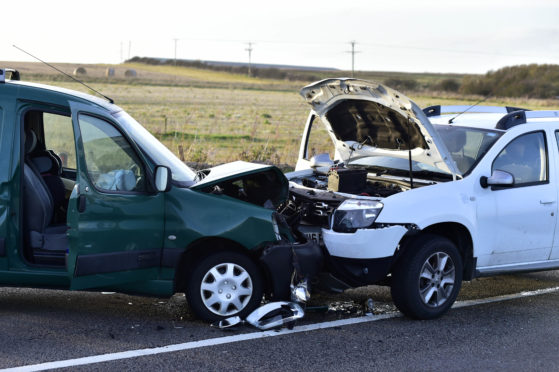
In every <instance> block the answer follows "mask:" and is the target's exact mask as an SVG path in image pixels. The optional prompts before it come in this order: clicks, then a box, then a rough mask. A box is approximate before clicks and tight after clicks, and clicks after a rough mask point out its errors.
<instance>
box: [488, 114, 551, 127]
mask: <svg viewBox="0 0 559 372" xmlns="http://www.w3.org/2000/svg"><path fill="white" fill-rule="evenodd" d="M545 118H557V119H558V120H559V111H558V110H541V111H514V112H511V113H510V114H507V115H505V116H503V117H502V118H501V119H500V120H499V121H498V122H497V125H495V128H496V129H504V130H507V129H510V128H512V127H514V126H516V125H519V124H526V122H527V121H528V119H545Z"/></svg>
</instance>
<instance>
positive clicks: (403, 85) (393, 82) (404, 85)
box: [384, 78, 419, 92]
mask: <svg viewBox="0 0 559 372" xmlns="http://www.w3.org/2000/svg"><path fill="white" fill-rule="evenodd" d="M384 84H385V85H387V86H389V87H390V88H393V89H396V90H400V91H402V92H403V91H407V90H416V89H417V88H418V87H419V83H418V82H417V81H416V80H413V79H400V78H389V79H386V80H384Z"/></svg>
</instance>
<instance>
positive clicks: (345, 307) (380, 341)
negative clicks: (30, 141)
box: [0, 271, 559, 371]
mask: <svg viewBox="0 0 559 372" xmlns="http://www.w3.org/2000/svg"><path fill="white" fill-rule="evenodd" d="M558 286H559V272H557V271H554V272H547V273H535V274H524V275H515V276H499V277H492V278H483V279H477V280H475V281H473V282H471V283H465V284H464V286H463V289H462V291H461V294H460V297H459V300H461V301H465V300H474V299H484V298H493V297H495V296H500V295H504V294H512V293H520V292H523V291H532V290H536V289H540V288H552V287H558ZM367 298H372V299H373V301H374V303H375V314H377V315H376V316H373V317H370V318H371V320H373V321H367V322H365V323H360V324H354V325H339V326H334V327H331V328H328V329H320V330H313V331H305V332H299V333H292V334H285V335H281V334H277V337H267V338H259V339H253V340H248V341H240V342H231V343H225V344H221V345H213V346H205V347H199V348H193V349H189V350H183V351H174V352H166V353H158V354H155V355H150V356H140V357H133V358H126V359H121V360H111V361H108V362H102V363H94V364H86V365H80V366H72V367H69V368H68V369H72V370H87V371H89V370H95V371H98V370H138V369H142V370H155V369H159V370H163V371H164V370H177V369H184V370H186V369H187V370H237V371H244V370H282V371H283V370H300V371H307V370H308V371H316V370H332V369H336V370H342V371H344V370H357V369H366V370H380V369H383V370H414V371H417V370H435V369H444V370H472V369H483V370H487V369H490V370H526V369H529V370H550V369H553V370H556V369H557V366H559V354H558V353H557V350H559V312H557V310H556V309H557V308H559V291H557V292H551V293H547V294H542V295H537V296H521V297H520V298H517V299H512V300H506V301H498V302H492V303H487V304H480V305H474V306H468V307H462V308H454V309H452V310H451V311H450V312H449V313H448V314H447V315H445V316H444V317H442V318H440V319H436V320H431V321H414V320H410V319H407V318H404V317H400V316H398V315H399V313H398V312H397V311H396V310H395V309H394V307H393V305H392V303H391V302H390V294H389V290H388V289H386V288H382V287H374V286H371V287H367V288H362V289H358V290H351V291H346V292H345V293H343V294H337V295H331V294H318V295H313V298H312V301H311V303H310V304H309V307H311V309H312V310H313V311H308V312H307V315H306V317H305V319H304V321H303V322H301V323H300V324H298V325H297V326H296V327H295V330H296V329H297V328H298V327H299V328H300V329H303V328H302V327H304V326H305V325H316V324H321V323H322V322H331V321H335V320H338V319H350V318H354V317H359V316H360V315H362V309H363V307H362V304H363V303H364V302H365V301H366V299H367ZM328 306H329V307H330V310H329V311H325V310H326V307H328ZM379 314H380V315H381V316H385V317H388V318H387V319H380V320H377V318H378V316H379ZM383 314H384V315H383ZM0 327H1V328H2V332H1V333H0V345H1V346H0V368H9V367H17V366H25V365H33V364H39V363H45V362H53V361H62V360H68V359H74V358H81V357H87V356H95V355H100V354H107V353H109V354H110V353H116V352H122V351H129V350H141V349H146V348H157V347H162V346H166V345H174V344H182V343H191V342H193V341H198V340H208V339H213V340H214V341H215V340H221V339H222V338H223V337H224V336H236V335H238V334H255V333H256V334H258V331H257V330H255V329H254V328H251V327H249V326H240V327H238V328H237V329H235V330H234V331H223V330H219V329H216V328H212V327H210V326H209V325H208V324H206V323H203V322H200V321H197V320H194V319H193V317H192V315H191V314H190V313H189V311H188V307H187V306H186V303H185V300H184V297H183V296H180V295H177V296H174V297H172V298H171V299H156V298H146V297H134V296H126V295H122V294H114V293H112V294H101V293H88V292H65V291H52V290H35V289H20V288H0Z"/></svg>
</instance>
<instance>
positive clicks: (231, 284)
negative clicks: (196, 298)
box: [200, 263, 253, 316]
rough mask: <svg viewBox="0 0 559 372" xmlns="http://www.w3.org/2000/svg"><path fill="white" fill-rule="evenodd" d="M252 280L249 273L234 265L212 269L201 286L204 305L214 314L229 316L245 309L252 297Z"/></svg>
mask: <svg viewBox="0 0 559 372" xmlns="http://www.w3.org/2000/svg"><path fill="white" fill-rule="evenodd" d="M252 291H253V287H252V279H251V278H250V275H249V274H248V272H247V271H246V270H245V269H244V268H243V267H241V266H239V265H237V264H234V263H222V264H219V265H216V266H214V267H212V268H211V269H210V270H209V271H208V272H207V273H206V275H204V278H203V279H202V285H201V286H200V295H201V296H202V302H203V303H204V305H205V306H206V307H207V308H208V309H209V310H210V311H211V312H212V313H214V314H217V315H222V316H228V315H233V314H236V313H238V312H239V311H241V310H242V309H244V308H245V306H246V305H247V304H248V302H249V301H250V298H251V297H252Z"/></svg>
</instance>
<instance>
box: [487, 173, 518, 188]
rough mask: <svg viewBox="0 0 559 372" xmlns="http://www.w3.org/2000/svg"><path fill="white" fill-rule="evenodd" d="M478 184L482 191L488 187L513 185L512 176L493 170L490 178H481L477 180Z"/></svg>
mask: <svg viewBox="0 0 559 372" xmlns="http://www.w3.org/2000/svg"><path fill="white" fill-rule="evenodd" d="M479 183H480V185H481V187H483V188H484V189H485V188H487V187H489V186H501V187H505V186H512V185H514V176H513V175H512V174H510V173H509V172H505V171H502V170H499V169H495V170H494V171H493V173H492V174H491V177H486V176H482V177H481V178H480V179H479Z"/></svg>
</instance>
